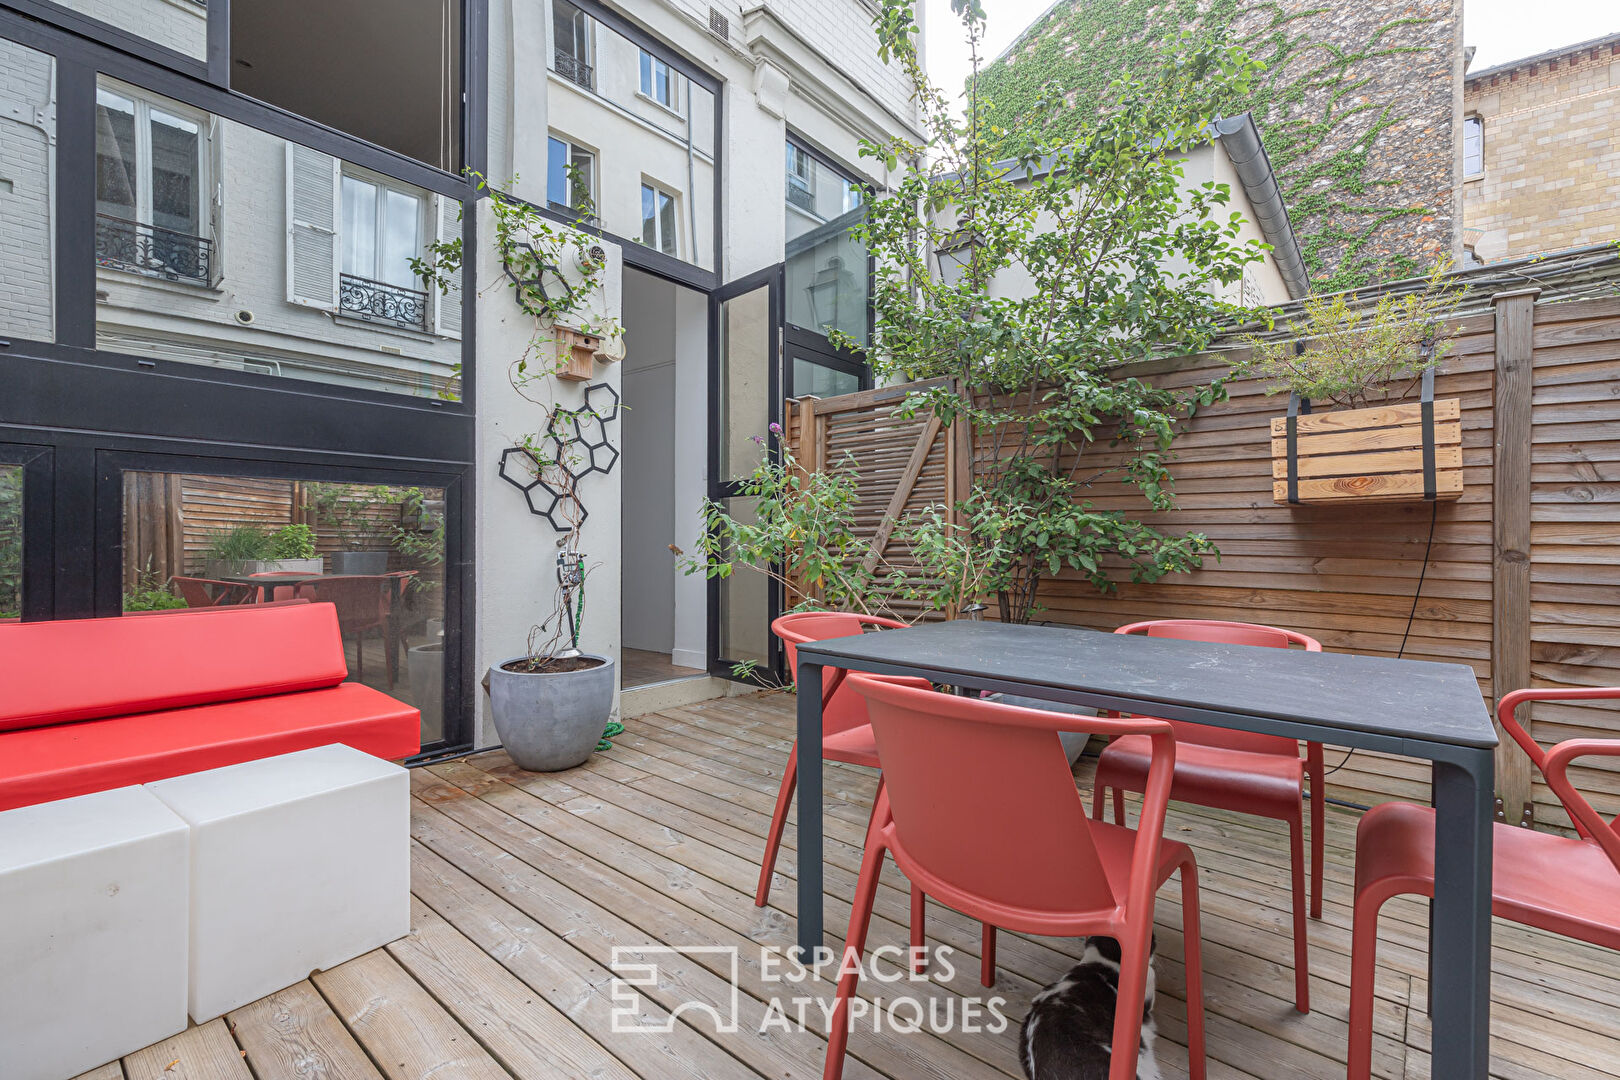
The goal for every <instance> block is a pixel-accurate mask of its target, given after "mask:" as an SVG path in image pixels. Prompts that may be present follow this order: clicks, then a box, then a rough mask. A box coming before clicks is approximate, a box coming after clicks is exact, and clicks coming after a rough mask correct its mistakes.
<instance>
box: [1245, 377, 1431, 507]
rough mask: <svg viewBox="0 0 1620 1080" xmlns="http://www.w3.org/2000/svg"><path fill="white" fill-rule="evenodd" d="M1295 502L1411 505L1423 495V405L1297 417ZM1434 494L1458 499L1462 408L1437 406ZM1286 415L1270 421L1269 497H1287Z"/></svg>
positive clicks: (1410, 404)
mask: <svg viewBox="0 0 1620 1080" xmlns="http://www.w3.org/2000/svg"><path fill="white" fill-rule="evenodd" d="M1294 422H1295V437H1296V444H1297V446H1296V458H1295V460H1296V469H1297V472H1296V473H1295V476H1296V478H1297V485H1298V491H1297V498H1296V499H1295V500H1294V501H1296V502H1300V503H1351V502H1413V501H1421V500H1422V499H1423V497H1424V490H1423V443H1424V431H1423V427H1424V425H1423V406H1422V404H1421V403H1420V402H1416V401H1412V402H1404V403H1402V404H1399V405H1380V406H1377V407H1375V408H1371V409H1347V410H1343V411H1340V412H1322V413H1306V414H1304V415H1301V416H1297V417H1295V418H1294ZM1432 427H1433V443H1434V497H1435V498H1436V499H1456V498H1459V497H1460V496H1461V495H1462V489H1463V475H1462V405H1461V402H1460V401H1459V399H1457V398H1442V399H1440V400H1437V401H1436V402H1435V403H1434V422H1433V425H1432ZM1288 465H1289V454H1288V418H1287V417H1285V416H1279V417H1276V418H1275V419H1273V420H1272V421H1271V478H1272V485H1271V493H1272V499H1273V501H1275V502H1278V503H1283V504H1287V503H1288V502H1289V501H1290V500H1289V498H1288Z"/></svg>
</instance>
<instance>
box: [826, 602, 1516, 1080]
mask: <svg viewBox="0 0 1620 1080" xmlns="http://www.w3.org/2000/svg"><path fill="white" fill-rule="evenodd" d="M824 669H839V670H841V671H866V672H873V673H875V674H880V675H911V676H920V677H922V678H925V679H928V680H929V681H931V682H934V683H936V684H942V685H948V686H952V687H956V688H958V689H961V690H966V691H980V690H990V691H999V692H1005V693H1010V694H1017V695H1020V696H1023V697H1033V698H1042V699H1045V700H1049V701H1056V702H1067V703H1070V704H1075V705H1089V706H1092V707H1094V708H1098V709H1109V710H1117V711H1119V712H1123V713H1135V714H1139V715H1146V716H1156V717H1161V718H1164V719H1167V720H1185V721H1189V722H1191V723H1198V724H1209V725H1212V726H1214V727H1220V728H1230V729H1233V730H1237V731H1256V732H1262V733H1265V734H1268V735H1282V736H1286V737H1287V738H1290V739H1299V740H1306V741H1314V742H1321V743H1327V744H1331V745H1336V746H1345V747H1354V748H1362V749H1367V750H1378V751H1383V752H1386V753H1390V754H1398V755H1401V756H1403V757H1409V758H1418V759H1422V760H1426V761H1428V762H1430V763H1431V766H1432V771H1431V776H1432V781H1433V783H1432V792H1433V800H1434V807H1435V832H1436V845H1435V894H1434V899H1433V902H1432V907H1431V913H1430V928H1429V937H1430V955H1429V987H1430V992H1431V997H1430V1001H1431V1013H1432V1016H1433V1022H1434V1035H1433V1058H1432V1065H1431V1075H1432V1076H1433V1077H1435V1078H1436V1080H1485V1078H1486V1075H1487V1068H1488V1063H1489V1032H1490V972H1491V829H1492V814H1493V809H1494V791H1493V787H1494V784H1495V747H1496V741H1497V740H1496V729H1495V726H1494V724H1493V723H1492V721H1491V717H1490V713H1489V711H1488V710H1487V708H1486V706H1485V702H1484V699H1483V697H1482V696H1481V694H1480V689H1479V682H1478V680H1477V679H1476V677H1475V675H1474V671H1473V669H1472V668H1469V667H1466V666H1464V665H1462V664H1437V663H1430V662H1426V661H1416V660H1394V659H1389V658H1385V657H1373V656H1357V655H1354V654H1350V653H1329V652H1305V651H1303V650H1296V649H1266V648H1255V647H1253V646H1245V645H1222V644H1211V643H1204V642H1194V641H1179V640H1175V639H1171V638H1154V637H1147V636H1144V635H1139V634H1104V633H1090V632H1085V631H1080V630H1074V629H1068V628H1060V627H1042V626H1017V625H1008V624H1004V623H995V622H973V621H968V620H960V621H955V622H944V623H932V624H927V625H923V626H917V627H912V628H910V629H906V630H886V631H882V632H879V633H867V634H857V635H854V636H851V637H844V638H835V639H831V640H827V641H819V642H806V643H805V644H802V645H800V646H798V661H797V681H798V737H799V745H800V746H801V747H816V746H820V745H821V737H822V723H821V709H822V694H823V670H824ZM833 677H835V678H841V677H842V676H841V675H838V674H836V673H835V674H834V676H833ZM797 829H798V842H799V866H798V874H799V881H798V886H799V889H798V944H799V946H800V948H801V949H804V950H805V951H806V952H807V953H808V952H810V951H811V950H813V949H814V948H816V947H817V946H820V945H823V944H824V941H823V936H822V935H823V921H822V880H823V877H822V875H823V858H824V853H823V841H822V760H821V755H820V754H819V753H815V752H814V751H810V752H806V753H802V754H800V755H799V812H798V822H797Z"/></svg>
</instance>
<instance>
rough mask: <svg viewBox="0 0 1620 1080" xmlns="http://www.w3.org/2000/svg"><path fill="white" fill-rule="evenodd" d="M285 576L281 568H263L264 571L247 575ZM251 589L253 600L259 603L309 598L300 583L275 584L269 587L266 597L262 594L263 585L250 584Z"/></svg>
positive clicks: (256, 576) (251, 576) (260, 576)
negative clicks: (268, 594)
mask: <svg viewBox="0 0 1620 1080" xmlns="http://www.w3.org/2000/svg"><path fill="white" fill-rule="evenodd" d="M285 576H286V574H285V572H283V571H281V570H265V571H263V572H261V573H257V574H249V575H248V577H250V578H267V577H285ZM252 589H253V593H252V595H253V596H255V597H256V598H257V599H256V600H255V603H260V604H269V603H278V602H285V601H288V600H297V599H300V598H302V599H304V600H308V599H309V592H308V589H307V587H306V586H305V585H301V584H300V585H276V586H274V587H272V588H271V590H270V596H269V598H268V599H266V597H265V595H264V586H263V585H255V586H252Z"/></svg>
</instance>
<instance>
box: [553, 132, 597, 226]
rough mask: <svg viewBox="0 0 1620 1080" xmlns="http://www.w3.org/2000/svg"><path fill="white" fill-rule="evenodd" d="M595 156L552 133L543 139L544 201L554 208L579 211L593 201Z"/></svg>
mask: <svg viewBox="0 0 1620 1080" xmlns="http://www.w3.org/2000/svg"><path fill="white" fill-rule="evenodd" d="M595 166H596V157H595V155H593V154H592V153H591V152H590V151H589V150H586V149H585V148H584V147H581V146H575V145H574V144H573V143H571V142H569V141H568V140H567V139H559V138H558V137H557V136H555V135H553V136H551V137H550V138H549V139H547V141H546V202H548V203H550V204H551V208H552V209H553V210H579V209H581V208H582V207H584V206H586V205H588V204H589V203H591V202H592V201H593V193H594V191H595V180H594V175H593V174H594V173H595Z"/></svg>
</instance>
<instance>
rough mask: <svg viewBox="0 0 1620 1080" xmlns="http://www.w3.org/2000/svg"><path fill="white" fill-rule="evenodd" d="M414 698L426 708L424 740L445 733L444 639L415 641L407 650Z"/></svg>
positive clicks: (407, 667)
mask: <svg viewBox="0 0 1620 1080" xmlns="http://www.w3.org/2000/svg"><path fill="white" fill-rule="evenodd" d="M405 670H406V672H407V674H408V677H409V680H410V685H411V700H412V701H414V702H416V707H417V708H418V709H420V710H421V711H422V741H423V742H433V741H435V740H437V739H440V738H442V737H443V736H444V642H443V641H440V640H438V639H434V640H433V641H430V642H429V643H428V644H426V645H413V646H412V647H411V648H410V649H408V650H406V653H405Z"/></svg>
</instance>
